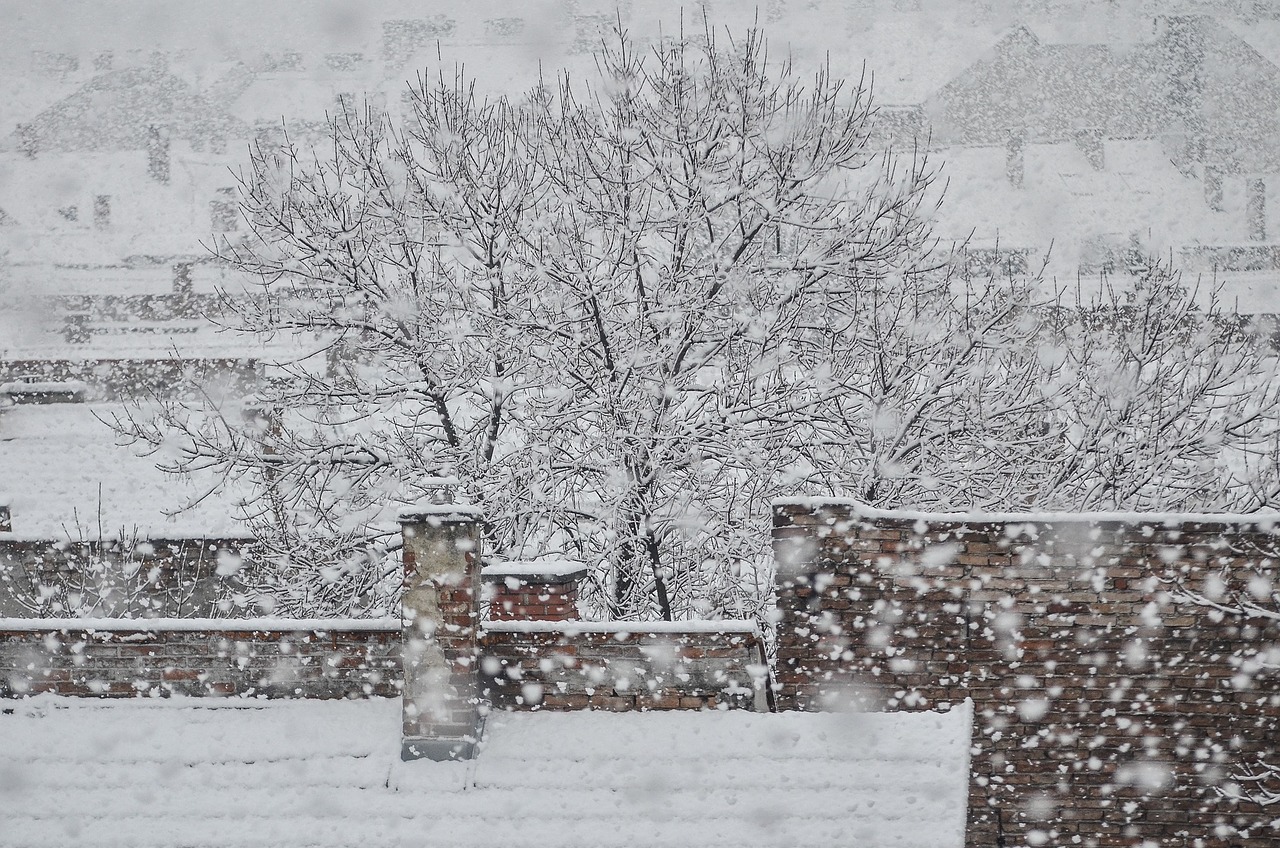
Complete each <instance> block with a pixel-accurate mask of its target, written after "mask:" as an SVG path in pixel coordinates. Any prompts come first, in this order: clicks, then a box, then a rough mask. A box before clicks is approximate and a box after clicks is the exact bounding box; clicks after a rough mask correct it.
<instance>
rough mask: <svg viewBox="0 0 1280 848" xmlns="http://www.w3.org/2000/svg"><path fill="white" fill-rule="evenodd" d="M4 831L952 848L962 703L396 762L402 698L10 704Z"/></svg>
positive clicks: (653, 726) (659, 721) (2, 739)
mask: <svg viewBox="0 0 1280 848" xmlns="http://www.w3.org/2000/svg"><path fill="white" fill-rule="evenodd" d="M9 706H12V707H14V708H15V709H14V711H13V713H12V714H0V751H3V752H4V755H3V757H2V758H0V810H3V811H4V813H3V820H4V823H3V827H2V828H0V843H3V844H4V845H5V846H10V848H26V846H30V847H31V848H35V846H59V848H61V846H65V845H70V844H75V845H77V846H85V848H89V846H130V848H146V846H166V848H167V846H174V845H183V846H191V848H195V847H196V846H211V848H213V846H216V848H237V846H264V848H265V847H266V846H302V845H306V846H330V845H332V846H352V845H360V846H384V845H414V846H449V848H467V846H484V848H493V847H494V846H521V847H522V848H525V846H528V847H529V848H536V846H554V848H574V846H583V848H588V846H589V848H609V846H618V848H624V846H625V848H642V846H659V845H671V846H676V845H678V846H690V845H696V846H700V848H703V846H705V847H706V848H711V846H734V848H740V846H748V845H749V846H786V848H793V846H799V845H831V846H836V845H838V846H842V847H843V848H858V846H866V848H916V847H917V846H918V848H961V846H962V845H963V844H964V822H965V806H966V800H967V794H968V791H967V787H968V750H969V737H970V726H971V723H972V707H971V705H969V704H965V705H962V706H959V707H957V708H955V709H953V710H952V711H951V712H949V713H886V714H850V713H827V714H820V713H780V714H754V713H745V712H710V713H706V712H704V713H693V712H682V713H629V714H613V713H520V714H497V715H494V716H492V717H490V720H489V727H488V741H487V743H486V745H485V748H484V750H483V751H482V752H481V754H480V756H479V757H478V758H477V759H476V760H473V761H471V762H467V763H433V762H430V761H416V762H411V763H402V762H400V761H399V744H400V737H399V734H400V702H399V701H398V700H372V701H208V700H204V701H197V700H187V699H174V700H171V701H150V700H132V701H92V700H60V699H45V698H41V699H34V700H31V701H19V702H9V704H6V707H9Z"/></svg>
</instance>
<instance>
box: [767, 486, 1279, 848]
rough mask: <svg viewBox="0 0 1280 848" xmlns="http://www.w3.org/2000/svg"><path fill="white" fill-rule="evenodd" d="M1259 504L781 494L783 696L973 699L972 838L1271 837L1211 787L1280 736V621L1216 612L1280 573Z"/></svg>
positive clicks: (909, 703) (1243, 768) (1269, 751)
mask: <svg viewBox="0 0 1280 848" xmlns="http://www.w3.org/2000/svg"><path fill="white" fill-rule="evenodd" d="M1257 520H1258V519H1257V517H1247V516H1245V517H1230V516H1227V517H1218V518H1215V517H1208V516H1199V517H1196V516H1166V517H1159V516H1140V515H1138V516H1106V515H1092V516H1091V515H1076V516H1030V515H1026V516H1016V515H1015V516H971V515H950V516H948V515H928V514H913V513H893V512H880V511H876V510H872V509H869V508H867V507H864V506H861V505H858V504H855V503H850V502H835V501H797V502H790V503H782V504H779V505H777V506H776V507H775V513H774V522H775V530H774V544H775V558H776V562H777V565H778V596H779V610H780V621H779V627H778V647H777V667H776V680H777V687H778V689H777V698H778V706H779V708H780V709H849V708H854V709H891V710H918V709H935V708H941V707H945V706H946V705H948V704H957V703H959V702H961V701H963V700H964V699H965V698H972V699H973V702H974V711H975V723H976V727H975V728H974V737H973V745H974V747H973V757H972V769H973V772H972V778H971V783H970V791H971V794H970V805H969V806H970V809H969V823H968V839H967V844H968V845H970V846H1023V845H1032V846H1036V845H1084V846H1090V845H1096V846H1118V845H1125V846H1137V845H1143V846H1224V848H1225V846H1237V848H1243V847H1244V846H1250V847H1252V846H1259V848H1261V846H1264V845H1266V846H1274V845H1276V844H1277V841H1280V829H1277V828H1278V827H1280V822H1277V821H1276V819H1277V815H1278V813H1277V812H1276V810H1275V808H1274V807H1273V808H1271V810H1270V812H1268V811H1267V810H1266V809H1264V808H1262V807H1259V806H1258V805H1257V804H1254V803H1251V802H1247V801H1239V800H1233V799H1231V798H1228V797H1224V795H1223V794H1222V793H1221V792H1220V791H1219V790H1220V789H1222V788H1227V789H1228V790H1230V787H1232V785H1233V781H1238V779H1239V776H1240V775H1242V774H1247V773H1248V772H1249V770H1250V768H1251V766H1254V767H1256V766H1257V765H1258V764H1259V763H1260V762H1264V761H1265V759H1266V758H1267V757H1270V758H1271V760H1270V761H1271V763H1273V764H1276V763H1277V761H1276V759H1275V755H1274V751H1275V749H1276V747H1277V745H1278V744H1280V675H1278V674H1277V666H1278V665H1280V647H1278V646H1280V620H1277V618H1275V617H1272V618H1267V617H1265V616H1262V615H1253V616H1244V615H1233V614H1231V613H1230V612H1227V611H1224V610H1228V609H1230V608H1231V607H1232V604H1233V603H1234V602H1235V601H1236V600H1237V599H1244V600H1245V601H1246V602H1247V601H1248V599H1255V600H1258V599H1262V598H1264V597H1265V595H1266V592H1268V591H1273V589H1270V588H1269V587H1275V586H1276V585H1277V584H1276V583H1275V581H1276V580H1277V574H1276V570H1277V568H1276V562H1277V557H1276V555H1275V550H1276V546H1277V542H1278V541H1280V539H1278V538H1277V536H1276V534H1275V532H1274V530H1273V528H1271V527H1270V526H1267V525H1259V524H1257V523H1256V522H1257ZM1193 598H1194V599H1198V601H1199V603H1196V602H1194V601H1193ZM1215 605H1216V606H1215ZM1273 609H1274V607H1273ZM1259 758H1262V760H1260V759H1259ZM1243 785H1245V786H1247V785H1248V784H1247V783H1246V784H1243ZM1266 785H1269V787H1270V789H1272V790H1273V791H1274V790H1277V789H1280V786H1278V785H1277V779H1276V776H1275V775H1273V776H1272V778H1271V780H1270V782H1269V784H1266Z"/></svg>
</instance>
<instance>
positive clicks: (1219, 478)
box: [1041, 259, 1280, 512]
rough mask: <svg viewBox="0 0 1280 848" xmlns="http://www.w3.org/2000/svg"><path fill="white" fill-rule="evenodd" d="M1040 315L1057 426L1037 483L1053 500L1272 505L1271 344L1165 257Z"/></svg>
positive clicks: (1052, 420)
mask: <svg viewBox="0 0 1280 848" xmlns="http://www.w3.org/2000/svg"><path fill="white" fill-rule="evenodd" d="M1131 271H1132V275H1131V277H1130V279H1129V280H1128V281H1127V282H1126V284H1124V285H1119V284H1117V285H1110V284H1107V285H1105V286H1104V287H1103V290H1102V292H1101V293H1100V294H1099V295H1098V296H1097V297H1095V298H1093V299H1091V300H1087V301H1084V302H1081V303H1078V304H1076V305H1074V306H1072V307H1070V308H1065V307H1063V308H1057V309H1054V310H1050V311H1049V312H1048V313H1047V314H1046V318H1045V320H1044V321H1043V328H1042V330H1041V334H1042V336H1043V347H1042V359H1043V361H1044V364H1045V366H1046V374H1045V378H1044V382H1043V388H1042V390H1043V391H1044V393H1045V394H1046V396H1047V397H1049V398H1050V399H1051V402H1052V404H1051V405H1052V410H1051V413H1050V415H1049V417H1048V418H1047V419H1046V423H1047V425H1048V426H1049V427H1051V428H1052V429H1053V430H1054V431H1055V432H1057V433H1058V434H1059V435H1060V444H1059V445H1058V447H1057V448H1056V449H1055V458H1054V461H1053V463H1052V464H1051V466H1050V467H1048V468H1047V469H1046V472H1047V473H1046V476H1045V478H1044V479H1043V481H1042V482H1041V489H1042V491H1043V493H1044V494H1043V495H1042V498H1041V502H1042V503H1044V504H1045V505H1051V506H1053V507H1055V508H1059V509H1067V510H1075V509H1092V510H1116V509H1118V510H1138V511H1142V510H1150V511H1184V512H1198V511H1200V512H1214V511H1217V512H1224V511H1226V512H1230V511H1236V512H1253V511H1255V510H1258V509H1261V508H1264V507H1269V508H1274V507H1275V506H1276V505H1277V503H1280V476H1278V475H1277V470H1278V469H1277V460H1278V459H1280V442H1278V440H1280V380H1277V370H1276V369H1277V360H1276V357H1275V355H1274V351H1273V350H1272V349H1270V347H1269V346H1267V345H1266V344H1265V343H1263V342H1262V340H1261V339H1260V337H1259V336H1258V334H1257V333H1256V332H1255V331H1254V329H1253V328H1251V327H1250V326H1249V325H1248V324H1247V323H1246V322H1244V321H1242V320H1241V319H1240V317H1239V316H1237V315H1234V314H1230V313H1228V312H1226V311H1225V310H1224V309H1223V308H1222V306H1221V305H1220V304H1219V302H1218V300H1217V290H1216V289H1214V290H1209V291H1206V292H1205V293H1204V294H1205V298H1204V300H1205V301H1206V302H1205V303H1204V304H1203V305H1202V304H1201V303H1200V298H1199V297H1198V295H1199V293H1198V292H1197V291H1196V290H1195V288H1194V287H1193V288H1188V287H1187V286H1186V285H1185V284H1184V282H1183V281H1182V279H1181V276H1180V275H1179V274H1178V273H1176V272H1175V271H1174V270H1173V269H1172V268H1171V267H1170V266H1169V265H1168V263H1166V262H1161V261H1156V260H1153V259H1141V260H1135V264H1134V266H1133V267H1132V269H1131Z"/></svg>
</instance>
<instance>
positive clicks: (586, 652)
mask: <svg viewBox="0 0 1280 848" xmlns="http://www.w3.org/2000/svg"><path fill="white" fill-rule="evenodd" d="M483 626H484V630H483V632H482V634H481V636H480V691H481V693H482V695H483V697H485V698H487V699H488V700H490V701H491V702H492V703H493V704H494V706H496V707H499V708H503V709H547V710H577V709H596V710H613V711H628V710H699V709H719V708H722V707H723V708H731V709H748V710H755V711H757V712H768V711H769V710H770V703H769V696H770V694H771V693H770V692H769V687H768V686H767V684H766V680H767V677H768V665H767V660H766V658H765V649H764V642H763V640H762V639H761V637H760V634H759V631H758V630H757V628H756V625H755V624H754V623H753V622H744V621H726V622H714V621H708V622H681V621H677V622H645V623H641V622H633V623H626V622H609V623H590V622H574V621H564V622H554V621H489V622H485V624H484V625H483Z"/></svg>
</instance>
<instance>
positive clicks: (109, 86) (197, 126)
mask: <svg viewBox="0 0 1280 848" xmlns="http://www.w3.org/2000/svg"><path fill="white" fill-rule="evenodd" d="M151 127H164V128H165V129H167V130H168V132H169V134H170V136H172V137H175V138H186V139H194V140H197V141H201V142H202V141H204V140H205V139H208V138H211V137H221V138H228V137H241V136H245V135H246V130H245V128H244V126H243V125H242V124H241V123H240V122H239V121H237V120H236V119H235V118H233V117H231V116H230V115H228V114H226V113H225V112H223V111H222V110H220V109H219V108H218V107H216V106H214V105H213V104H212V103H210V102H209V101H208V100H207V99H205V98H204V97H203V96H201V95H200V94H199V93H197V92H196V91H195V90H194V89H193V88H192V87H191V86H190V85H188V84H187V83H186V82H185V81H184V80H182V79H181V78H180V77H177V76H174V75H173V74H171V73H169V72H167V71H164V70H160V69H156V68H126V69H123V70H118V71H108V72H107V73H103V74H99V75H98V76H96V77H94V78H93V79H91V80H90V81H89V82H88V83H86V84H85V85H84V86H83V87H82V88H80V89H79V90H78V91H76V92H75V93H74V94H72V95H70V96H69V97H66V98H63V99H62V100H60V101H58V102H57V103H55V104H54V105H52V106H50V107H49V108H47V109H45V110H44V111H43V112H41V113H40V114H39V115H37V116H36V117H35V118H34V119H33V120H32V121H31V122H30V123H29V124H26V125H24V126H23V128H22V129H20V130H19V131H18V132H20V133H23V134H24V135H23V136H22V139H23V143H24V144H27V145H34V147H35V148H36V149H37V150H38V151H50V150H52V151H58V152H68V151H86V150H141V149H145V148H146V147H147V144H148V140H149V137H150V131H151V130H150V128H151Z"/></svg>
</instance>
